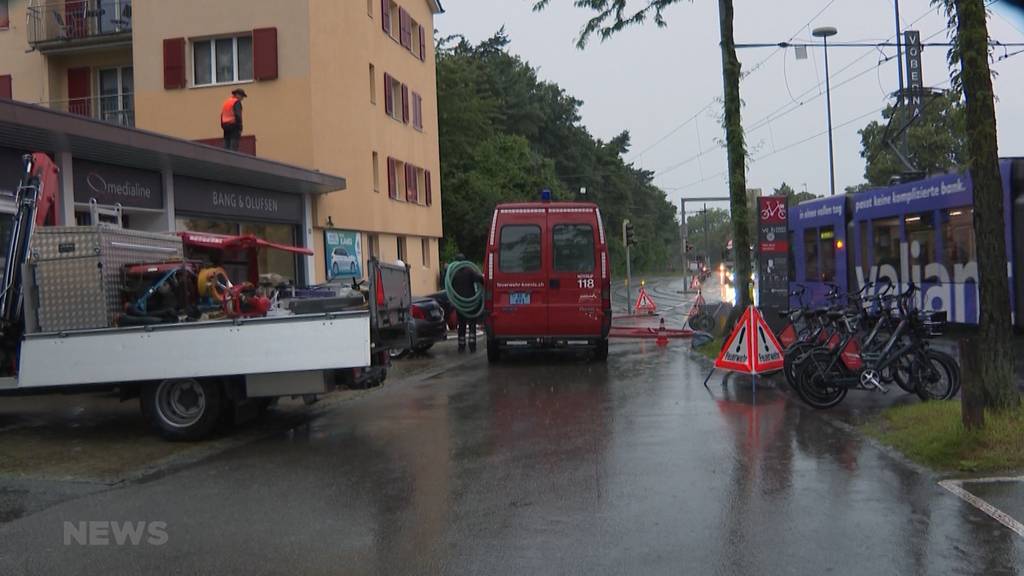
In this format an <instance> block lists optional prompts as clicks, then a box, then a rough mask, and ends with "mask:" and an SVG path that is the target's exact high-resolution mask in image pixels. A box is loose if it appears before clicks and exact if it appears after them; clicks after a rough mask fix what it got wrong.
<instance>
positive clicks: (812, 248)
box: [804, 228, 818, 282]
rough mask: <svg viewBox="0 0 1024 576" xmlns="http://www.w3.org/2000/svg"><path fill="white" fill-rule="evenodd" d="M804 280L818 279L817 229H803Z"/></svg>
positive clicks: (812, 280)
mask: <svg viewBox="0 0 1024 576" xmlns="http://www.w3.org/2000/svg"><path fill="white" fill-rule="evenodd" d="M804 280H807V281H808V282H814V281H816V280H818V229H817V228H808V229H807V230H804Z"/></svg>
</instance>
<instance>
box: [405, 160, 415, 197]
mask: <svg viewBox="0 0 1024 576" xmlns="http://www.w3.org/2000/svg"><path fill="white" fill-rule="evenodd" d="M411 168H412V165H410V164H406V165H405V201H406V202H412V187H413V182H415V179H413V178H410V177H409V171H410V169H411Z"/></svg>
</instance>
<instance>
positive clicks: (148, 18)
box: [0, 0, 442, 294]
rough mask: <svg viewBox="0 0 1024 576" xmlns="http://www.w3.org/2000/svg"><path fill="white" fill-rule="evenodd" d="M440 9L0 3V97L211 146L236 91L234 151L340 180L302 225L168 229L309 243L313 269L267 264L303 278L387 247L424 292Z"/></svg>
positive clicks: (426, 0)
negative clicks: (239, 99) (238, 131)
mask: <svg viewBox="0 0 1024 576" xmlns="http://www.w3.org/2000/svg"><path fill="white" fill-rule="evenodd" d="M5 12H6V19H5V18H4V16H5V14H4V13H5ZM441 13H442V6H441V5H440V3H439V2H438V1H436V0H397V1H393V0H288V1H287V2H282V1H280V0H217V1H216V2H211V1H209V0H175V1H173V2H167V1H160V0H0V97H5V96H6V97H13V98H14V99H16V100H20V101H23V102H29V103H36V104H41V105H44V106H48V107H50V108H54V109H59V110H62V111H65V112H70V113H76V114H82V115H87V116H91V117H93V118H96V119H98V120H102V121H107V122H114V123H118V124H122V125H127V126H133V127H135V128H139V129H142V130H148V131H155V132H160V133H165V134H168V135H171V136H174V137H178V138H182V139H187V140H203V141H206V142H208V143H210V144H211V145H219V144H220V141H221V139H222V131H221V127H220V114H221V106H222V103H223V102H224V101H225V99H227V98H228V97H229V96H230V95H231V92H232V91H233V90H236V89H242V90H244V91H245V92H246V94H247V98H246V99H245V100H244V102H243V105H244V113H243V118H244V131H243V138H242V146H241V150H242V152H243V153H246V152H247V153H255V154H256V155H257V156H259V157H261V158H266V159H270V160H275V161H279V162H282V163H287V164H293V165H297V166H302V167H307V168H312V169H316V170H320V171H322V172H325V173H329V174H337V175H340V176H343V177H345V179H346V180H347V183H348V189H347V190H345V191H343V192H338V193H334V194H329V195H326V196H322V197H318V198H316V199H314V200H312V201H311V203H310V204H311V205H310V206H308V207H307V212H308V213H309V214H308V217H307V218H306V220H305V222H306V223H307V224H306V225H303V226H302V227H301V228H302V229H299V227H292V226H291V225H290V224H288V223H276V222H274V221H273V218H272V217H270V216H268V217H267V218H266V219H263V218H260V217H256V218H255V219H253V220H251V221H250V220H246V219H244V218H243V219H239V220H238V221H237V222H236V221H233V220H230V219H219V218H215V217H196V216H195V215H194V214H188V213H186V214H184V215H182V216H179V217H178V218H177V220H176V221H177V227H178V228H199V229H203V230H209V231H220V232H227V233H258V234H265V235H268V236H269V239H271V240H275V241H288V240H291V241H292V242H294V243H296V244H303V245H308V246H309V247H312V248H313V249H314V250H315V251H316V253H317V256H316V257H315V259H314V262H315V266H307V268H308V269H307V270H305V271H304V272H298V271H297V270H298V268H301V267H298V268H296V267H294V266H292V267H288V266H284V268H283V269H282V273H284V274H287V273H289V272H293V273H295V274H297V275H301V276H305V278H304V280H306V281H309V282H321V281H324V280H326V279H327V278H328V277H329V276H331V275H333V274H340V275H342V276H345V275H348V274H349V273H350V271H351V273H353V274H356V273H359V274H361V272H357V271H361V270H365V262H366V260H367V259H368V258H370V257H373V256H376V257H379V258H380V259H382V260H386V261H395V260H398V259H401V260H402V261H404V262H406V263H407V264H408V265H409V266H410V267H411V270H412V277H413V289H414V292H415V293H417V294H425V293H429V292H432V291H434V290H436V289H437V287H438V276H439V270H438V267H439V266H438V260H439V243H438V241H439V239H440V238H441V235H442V228H441V194H442V190H441V182H440V158H439V149H438V119H437V102H436V94H437V89H436V69H435V60H434V42H433V30H434V17H435V16H437V15H439V14H441ZM5 24H6V25H5ZM5 90H6V91H7V92H9V94H5ZM189 204H190V205H191V204H195V202H191V201H189ZM126 210H127V212H128V213H129V214H130V213H131V209H130V208H128V209H126ZM145 210H146V208H144V207H139V208H138V209H137V212H138V214H139V217H137V218H136V220H137V221H140V222H145V221H147V220H146V218H144V217H143V216H145V213H146V212H145ZM180 211H181V208H180V207H179V212H180ZM248 213H249V214H250V215H251V214H252V213H253V211H251V210H250V211H249V212H248ZM129 221H131V220H129ZM309 223H312V225H309ZM289 235H291V238H289V237H288V236H289Z"/></svg>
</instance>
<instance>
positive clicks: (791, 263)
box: [786, 230, 797, 281]
mask: <svg viewBox="0 0 1024 576" xmlns="http://www.w3.org/2000/svg"><path fill="white" fill-rule="evenodd" d="M788 236H789V238H788V239H789V258H786V261H787V262H786V263H787V264H788V268H789V270H788V273H789V279H790V280H794V281H795V280H796V279H797V278H796V258H795V257H794V256H795V254H794V253H793V247H794V246H796V244H795V243H794V240H795V239H796V233H795V232H793V231H792V230H790V231H789V234H788Z"/></svg>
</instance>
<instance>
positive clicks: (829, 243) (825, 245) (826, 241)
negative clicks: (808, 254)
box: [819, 226, 836, 282]
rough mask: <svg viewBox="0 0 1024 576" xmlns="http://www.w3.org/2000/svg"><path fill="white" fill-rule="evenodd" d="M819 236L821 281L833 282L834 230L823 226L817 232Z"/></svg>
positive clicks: (834, 265)
mask: <svg viewBox="0 0 1024 576" xmlns="http://www.w3.org/2000/svg"><path fill="white" fill-rule="evenodd" d="M819 236H820V237H821V281H822V282H834V281H835V279H836V231H835V229H834V228H832V227H831V226H825V227H823V228H822V229H821V233H820V234H819Z"/></svg>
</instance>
